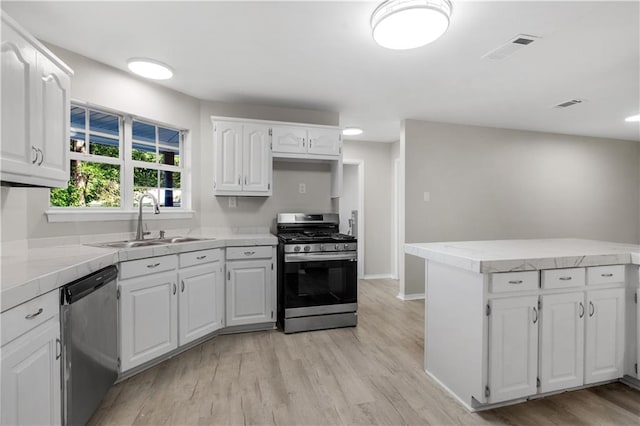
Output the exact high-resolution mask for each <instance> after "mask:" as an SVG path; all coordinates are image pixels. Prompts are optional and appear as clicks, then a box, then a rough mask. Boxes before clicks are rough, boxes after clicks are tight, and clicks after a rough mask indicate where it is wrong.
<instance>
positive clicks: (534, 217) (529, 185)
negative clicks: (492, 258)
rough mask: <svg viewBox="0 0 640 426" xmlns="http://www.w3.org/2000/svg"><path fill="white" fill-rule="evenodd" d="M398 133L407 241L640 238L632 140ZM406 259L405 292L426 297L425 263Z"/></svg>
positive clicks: (466, 131) (430, 128)
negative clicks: (427, 194)
mask: <svg viewBox="0 0 640 426" xmlns="http://www.w3.org/2000/svg"><path fill="white" fill-rule="evenodd" d="M404 132H405V134H404V140H403V142H404V145H405V158H404V161H405V164H406V166H405V167H406V168H405V185H406V186H405V197H406V201H405V202H406V205H405V227H406V229H405V233H404V234H405V239H406V242H409V243H411V242H433V241H463V240H486V239H512V238H554V237H557V238H561V237H575V238H588V239H598V240H608V241H617V242H626V243H638V242H640V220H639V217H640V194H639V190H638V188H639V187H640V175H639V172H638V164H639V158H640V144H639V143H637V142H630V141H618V140H606V139H596V138H586V137H575V136H567V135H557V134H548V133H537V132H526V131H515V130H505V129H494V128H486V127H477V126H462V125H453V124H443V123H429V122H423V121H416V120H406V121H405V122H404ZM425 191H427V192H430V194H431V201H430V202H424V201H423V193H424V192H425ZM405 262H406V263H405V293H406V294H419V293H423V292H424V262H423V261H422V260H419V259H417V258H415V257H413V256H406V257H405Z"/></svg>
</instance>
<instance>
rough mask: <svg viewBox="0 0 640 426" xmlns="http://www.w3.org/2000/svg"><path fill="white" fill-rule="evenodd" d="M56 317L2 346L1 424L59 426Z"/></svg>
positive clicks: (58, 358) (58, 350)
mask: <svg viewBox="0 0 640 426" xmlns="http://www.w3.org/2000/svg"><path fill="white" fill-rule="evenodd" d="M59 338H60V323H59V321H58V317H55V319H51V320H49V321H47V322H46V323H44V324H42V325H40V326H38V327H36V328H35V329H33V330H31V331H30V332H28V333H27V334H25V335H23V336H22V337H20V338H18V339H16V340H14V341H13V342H11V343H9V344H7V345H6V346H4V347H3V348H2V410H1V411H2V417H1V418H2V422H1V423H2V424H3V425H58V424H60V422H61V417H60V407H61V401H60V386H61V385H60V355H59V354H60V350H61V348H60V345H59V344H58V339H59Z"/></svg>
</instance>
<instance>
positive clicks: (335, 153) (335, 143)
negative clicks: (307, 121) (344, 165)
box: [273, 126, 342, 160]
mask: <svg viewBox="0 0 640 426" xmlns="http://www.w3.org/2000/svg"><path fill="white" fill-rule="evenodd" d="M341 154H342V136H341V133H340V130H339V129H336V128H331V127H302V126H300V127H297V126H274V127H273V156H274V157H282V158H307V159H314V158H318V159H335V160H337V159H338V158H340V156H341Z"/></svg>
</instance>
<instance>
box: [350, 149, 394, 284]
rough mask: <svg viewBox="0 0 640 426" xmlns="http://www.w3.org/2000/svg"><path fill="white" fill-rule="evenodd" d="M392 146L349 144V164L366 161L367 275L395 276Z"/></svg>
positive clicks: (365, 266) (365, 221) (365, 257)
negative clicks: (392, 265)
mask: <svg viewBox="0 0 640 426" xmlns="http://www.w3.org/2000/svg"><path fill="white" fill-rule="evenodd" d="M391 146H392V145H391V144H388V143H380V142H365V141H345V142H344V159H345V160H364V173H365V175H364V203H365V204H364V215H365V218H364V226H365V230H364V232H365V248H364V259H365V264H364V268H365V270H364V273H365V275H390V274H391V244H390V241H391V226H390V223H391V201H392V198H391V190H392V179H391V171H392V168H391V161H390V154H391Z"/></svg>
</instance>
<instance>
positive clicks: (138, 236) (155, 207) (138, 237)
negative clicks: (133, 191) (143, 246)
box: [136, 192, 160, 241]
mask: <svg viewBox="0 0 640 426" xmlns="http://www.w3.org/2000/svg"><path fill="white" fill-rule="evenodd" d="M144 197H151V199H152V200H153V213H154V214H160V206H159V205H158V199H157V198H156V197H155V195H153V194H152V193H150V192H145V193H144V194H142V195H141V196H140V199H139V200H138V207H139V210H138V230H137V231H136V241H142V240H144V236H145V235H149V234H150V232H142V200H144Z"/></svg>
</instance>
